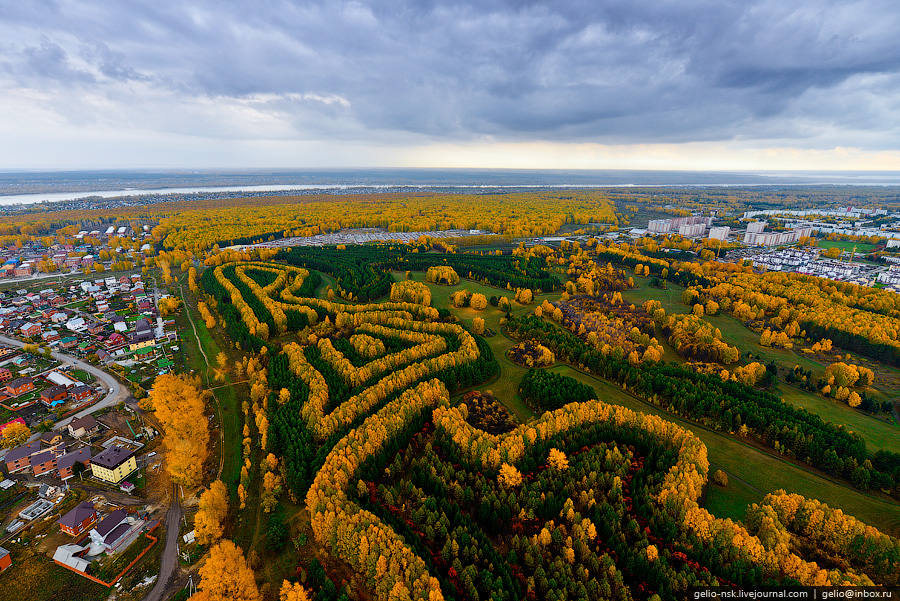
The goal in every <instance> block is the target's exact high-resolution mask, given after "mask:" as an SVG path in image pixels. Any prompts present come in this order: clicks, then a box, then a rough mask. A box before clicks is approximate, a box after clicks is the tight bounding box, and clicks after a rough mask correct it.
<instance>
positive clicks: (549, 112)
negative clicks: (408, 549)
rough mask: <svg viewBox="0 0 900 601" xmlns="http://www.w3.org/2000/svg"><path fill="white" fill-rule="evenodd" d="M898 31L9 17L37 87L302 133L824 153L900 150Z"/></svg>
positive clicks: (333, 8) (399, 13)
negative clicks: (792, 145)
mask: <svg viewBox="0 0 900 601" xmlns="http://www.w3.org/2000/svg"><path fill="white" fill-rule="evenodd" d="M26 4H27V6H26ZM898 16H900V7H898V5H897V4H896V3H895V2H893V1H881V0H860V1H857V2H838V1H834V2H832V1H827V0H805V1H804V0H799V1H791V2H784V1H783V0H779V1H765V0H746V1H744V0H741V1H729V0H681V1H667V0H658V1H654V2H634V1H633V0H632V1H625V0H622V1H598V2H586V1H585V2H565V1H560V2H524V1H522V2H513V1H510V2H496V1H494V2H491V1H486V2H469V3H465V2H456V1H453V2H451V1H449V0H448V1H435V0H431V1H424V2H399V1H395V0H382V1H376V2H320V3H316V2H288V1H278V0H269V1H262V2H238V1H230V2H229V1H219V2H213V1H209V2H197V1H194V2H185V1H184V0H177V1H175V0H154V1H152V2H150V1H145V2H118V1H116V2H112V1H110V2H105V3H103V2H84V3H80V2H77V1H75V0H72V1H70V2H66V3H63V4H56V3H52V2H49V1H47V2H43V3H34V4H29V3H25V4H23V3H18V2H15V3H6V6H4V7H2V8H0V27H2V29H0V33H4V34H6V35H4V36H0V39H3V38H5V39H6V40H7V41H6V42H4V45H3V46H2V47H0V51H2V52H3V56H2V59H0V60H2V62H3V64H4V65H5V67H6V69H5V70H6V71H7V73H10V74H12V75H13V77H14V78H15V79H16V83H17V84H18V85H22V86H32V87H33V86H36V85H38V84H36V83H35V80H43V81H45V82H46V85H47V86H59V85H72V86H94V87H95V88H96V91H99V92H101V93H102V92H103V90H104V89H106V88H105V87H104V86H108V85H112V84H114V83H115V82H143V83H144V84H146V85H148V86H152V87H153V88H154V90H155V91H156V92H157V93H160V94H166V93H169V94H173V95H176V96H178V97H180V98H182V99H183V100H184V101H188V102H189V101H191V100H192V99H194V100H196V99H218V100H221V101H225V100H228V99H233V100H234V101H236V102H249V103H250V105H251V106H253V107H254V110H257V111H274V112H275V113H277V115H279V116H280V117H281V118H283V119H285V120H286V121H287V122H289V123H291V124H292V127H294V128H295V129H296V133H297V134H298V135H313V136H315V135H331V136H334V137H338V138H341V137H355V138H358V139H366V138H372V137H379V136H381V137H382V138H384V137H389V136H390V135H391V132H394V133H396V132H401V133H404V134H406V133H410V134H424V135H426V136H429V137H433V138H438V139H451V140H465V139H472V138H479V137H483V136H490V137H492V138H493V139H496V140H510V141H518V140H532V139H542V140H560V141H598V142H626V143H627V142H655V141H696V140H723V139H732V138H735V137H740V138H744V139H748V138H749V139H752V138H755V137H769V138H771V137H775V138H779V137H780V138H784V139H793V138H796V139H805V138H810V139H811V138H813V137H815V136H816V135H817V133H816V132H818V131H823V130H829V131H830V133H829V136H831V138H828V139H827V140H825V141H824V142H823V143H826V144H832V143H835V139H836V138H839V137H840V134H841V131H845V132H846V134H847V135H852V134H854V133H858V132H859V131H864V132H867V133H869V134H872V136H873V138H872V139H873V140H875V139H876V138H878V136H879V135H880V136H881V138H880V140H881V141H874V142H872V143H873V144H875V145H881V146H883V147H896V145H897V142H896V140H898V139H900V138H898V137H897V133H898V131H897V130H898V127H900V122H898V118H897V112H896V106H895V105H896V103H894V102H892V101H891V99H892V98H895V97H896V96H897V93H898V92H900V90H898V78H897V74H898V70H900V44H897V43H896V41H895V40H896V31H897V29H898V25H900V19H898ZM2 23H6V24H7V25H8V27H3V25H2ZM76 55H77V57H78V61H79V64H78V65H75V64H74V61H73V59H72V57H74V56H76ZM108 93H109V94H110V97H111V98H113V100H115V94H116V93H117V92H114V91H110V92H108ZM834 96H840V98H843V99H845V101H844V102H836V101H835V98H834ZM848 110H850V111H857V112H859V113H860V115H861V116H860V117H858V118H852V117H849V116H848V115H847V111H848ZM187 121H189V119H188V120H187ZM186 133H191V132H186ZM832 138H835V139H832Z"/></svg>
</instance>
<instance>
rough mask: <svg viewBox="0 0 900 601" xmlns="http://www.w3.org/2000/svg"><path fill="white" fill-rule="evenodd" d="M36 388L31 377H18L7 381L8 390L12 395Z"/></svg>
mask: <svg viewBox="0 0 900 601" xmlns="http://www.w3.org/2000/svg"><path fill="white" fill-rule="evenodd" d="M32 390H34V382H33V381H32V380H31V378H27V377H26V378H16V379H15V380H11V381H9V382H7V383H6V392H7V393H8V394H9V395H10V396H19V395H20V394H25V393H26V392H31V391H32Z"/></svg>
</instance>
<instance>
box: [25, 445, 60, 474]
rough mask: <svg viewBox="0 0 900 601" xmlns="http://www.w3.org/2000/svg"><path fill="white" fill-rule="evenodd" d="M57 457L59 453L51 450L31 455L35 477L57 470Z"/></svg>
mask: <svg viewBox="0 0 900 601" xmlns="http://www.w3.org/2000/svg"><path fill="white" fill-rule="evenodd" d="M56 458H57V455H56V454H55V453H54V452H53V451H51V450H47V451H44V452H43V453H38V454H37V455H33V456H32V457H31V469H32V470H33V472H34V475H35V477H37V476H42V475H44V474H46V473H48V472H52V471H53V470H55V469H56Z"/></svg>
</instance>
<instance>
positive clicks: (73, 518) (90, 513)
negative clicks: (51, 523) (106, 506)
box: [57, 501, 97, 536]
mask: <svg viewBox="0 0 900 601" xmlns="http://www.w3.org/2000/svg"><path fill="white" fill-rule="evenodd" d="M96 521H97V510H96V509H95V508H94V504H93V503H92V502H91V501H82V502H81V503H80V504H79V505H78V506H77V507H76V508H75V509H73V510H72V511H70V512H68V513H67V514H66V515H64V516H62V517H61V518H59V521H58V522H57V524H59V529H60V530H62V531H63V532H65V533H66V534H70V535H72V536H78V535H79V534H81V533H82V532H84V531H85V530H87V529H88V528H90V527H91V526H93V525H94V523H95V522H96Z"/></svg>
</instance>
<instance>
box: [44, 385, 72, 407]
mask: <svg viewBox="0 0 900 601" xmlns="http://www.w3.org/2000/svg"><path fill="white" fill-rule="evenodd" d="M67 398H69V391H68V390H66V387H65V386H51V387H50V388H47V389H44V390H42V391H41V402H42V403H43V404H45V405H47V406H48V407H56V406H57V405H62V404H63V403H65V402H66V399H67Z"/></svg>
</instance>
